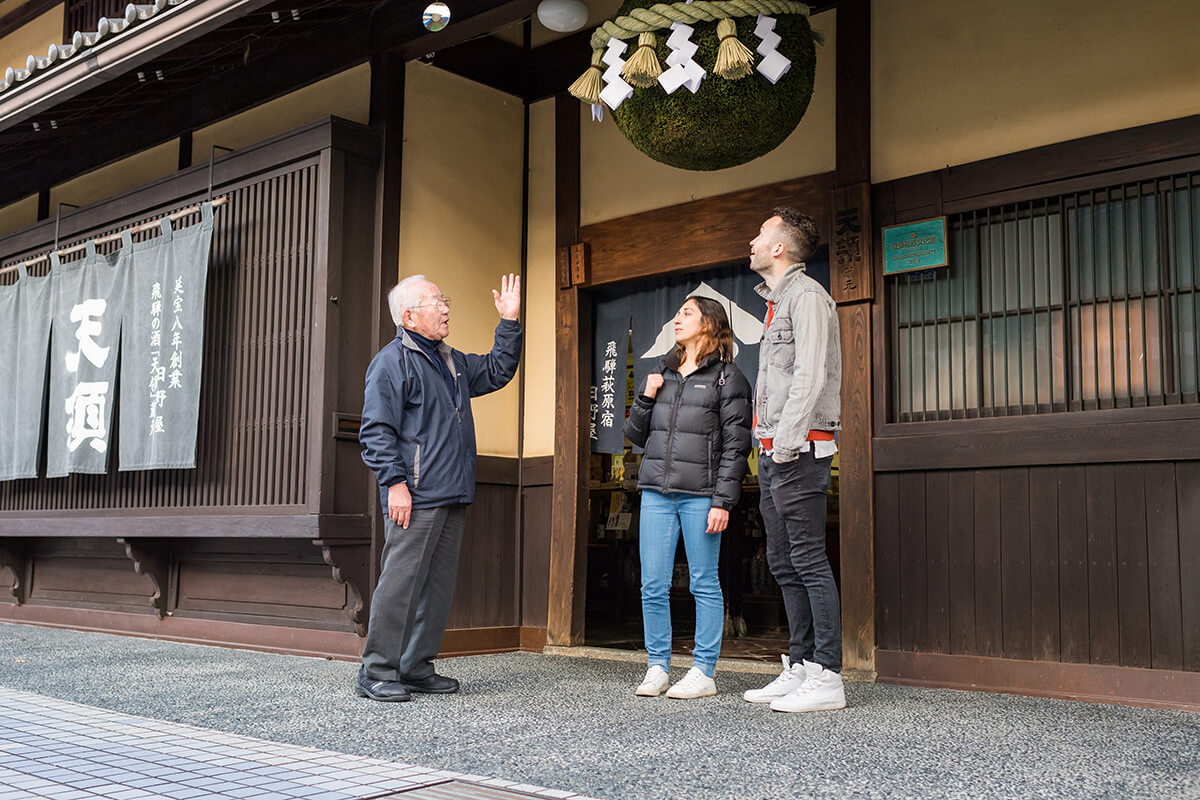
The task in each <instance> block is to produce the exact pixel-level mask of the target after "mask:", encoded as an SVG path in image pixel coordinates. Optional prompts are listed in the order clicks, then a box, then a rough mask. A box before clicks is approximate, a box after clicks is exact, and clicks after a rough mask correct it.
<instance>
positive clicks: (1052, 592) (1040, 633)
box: [1029, 467, 1059, 661]
mask: <svg viewBox="0 0 1200 800" xmlns="http://www.w3.org/2000/svg"><path fill="white" fill-rule="evenodd" d="M1058 592H1059V581H1058V470H1057V469H1056V468H1055V467H1034V468H1032V469H1030V470H1029V606H1030V639H1031V645H1032V648H1033V649H1032V653H1031V656H1032V657H1033V658H1035V659H1037V660H1039V661H1057V660H1058V658H1059V614H1058V603H1059V597H1058Z"/></svg>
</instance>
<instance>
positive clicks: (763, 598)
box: [584, 250, 840, 661]
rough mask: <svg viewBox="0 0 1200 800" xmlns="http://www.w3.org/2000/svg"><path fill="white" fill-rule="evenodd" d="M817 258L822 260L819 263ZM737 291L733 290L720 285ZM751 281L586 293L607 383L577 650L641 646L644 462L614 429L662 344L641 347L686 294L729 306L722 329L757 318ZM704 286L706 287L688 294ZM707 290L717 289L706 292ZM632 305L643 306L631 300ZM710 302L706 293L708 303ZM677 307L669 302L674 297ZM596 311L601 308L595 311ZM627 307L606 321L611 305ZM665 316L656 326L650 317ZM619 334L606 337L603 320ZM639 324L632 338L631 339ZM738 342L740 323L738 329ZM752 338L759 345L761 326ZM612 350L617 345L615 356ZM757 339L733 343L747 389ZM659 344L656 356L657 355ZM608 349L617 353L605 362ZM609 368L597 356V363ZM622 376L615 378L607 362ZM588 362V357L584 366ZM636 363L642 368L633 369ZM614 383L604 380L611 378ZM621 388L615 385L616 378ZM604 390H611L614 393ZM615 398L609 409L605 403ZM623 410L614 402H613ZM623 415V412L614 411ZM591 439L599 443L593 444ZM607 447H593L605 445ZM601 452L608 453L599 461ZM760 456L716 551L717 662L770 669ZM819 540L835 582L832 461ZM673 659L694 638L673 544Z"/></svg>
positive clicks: (782, 622) (713, 277) (649, 284)
mask: <svg viewBox="0 0 1200 800" xmlns="http://www.w3.org/2000/svg"><path fill="white" fill-rule="evenodd" d="M821 255H824V250H823V251H822V254H821ZM813 262H814V263H812V264H811V265H810V267H813V269H810V272H811V273H813V274H814V277H818V276H819V277H818V280H821V279H822V278H823V279H824V282H827V281H828V267H827V266H826V265H825V264H823V263H821V259H819V258H814V259H813ZM733 279H737V280H738V281H739V282H740V283H741V284H742V285H740V286H738V287H734V288H732V289H731V288H727V287H730V286H731V285H732V284H730V283H729V280H733ZM666 280H670V281H672V282H673V283H674V284H676V285H677V284H679V283H680V281H682V282H683V285H682V287H680V288H679V289H678V290H677V291H676V294H677V295H678V297H674V296H673V295H669V294H668V297H667V299H666V300H663V299H661V298H660V299H659V300H658V301H656V303H655V302H648V301H646V300H645V298H644V295H645V294H646V293H647V292H651V291H657V292H659V294H660V295H661V294H662V288H663V283H664V281H666ZM747 281H749V282H750V284H751V286H752V284H753V283H754V282H756V281H755V280H754V277H753V276H752V275H747V270H746V267H745V263H744V262H740V263H738V264H734V265H729V266H726V267H722V268H718V269H714V270H708V271H705V272H704V273H695V274H693V275H689V276H672V277H670V278H655V279H652V280H641V281H628V282H624V283H621V284H616V285H613V286H610V287H606V288H605V289H604V290H603V291H599V292H596V293H594V296H593V298H592V300H593V302H594V303H595V305H596V308H595V309H594V313H593V318H594V319H596V320H597V335H596V336H595V337H594V338H593V343H592V347H593V349H595V350H596V351H597V352H595V353H593V363H594V364H595V369H594V370H593V374H594V375H597V376H601V375H605V376H608V381H607V387H606V386H605V385H604V384H602V383H601V382H600V381H601V380H603V378H601V379H598V380H597V385H596V386H595V387H593V393H592V406H593V409H592V411H593V439H592V442H593V452H591V453H590V455H589V462H588V464H589V470H588V474H587V476H586V479H587V481H588V493H587V497H588V503H587V514H588V520H587V532H588V534H587V554H586V559H587V562H586V563H587V587H586V602H585V605H584V644H586V645H588V646H596V647H610V648H620V649H629V650H641V649H643V647H644V642H643V632H642V611H641V563H640V557H639V536H638V532H639V524H640V513H639V509H640V504H641V497H640V492H639V491H638V489H637V476H638V469H639V468H640V466H641V458H642V456H641V453H640V452H638V451H637V448H635V447H634V446H633V445H632V443H630V442H629V441H628V440H627V439H624V437H623V436H620V434H619V432H620V428H621V422H623V418H624V417H625V416H627V415H628V408H629V407H630V406H631V405H632V403H633V398H634V395H635V392H637V391H640V390H641V386H640V385H638V384H639V383H641V384H644V382H645V378H644V374H645V373H646V372H647V371H648V369H649V366H648V363H649V364H651V365H652V364H654V363H656V362H657V359H656V358H653V357H649V358H648V356H652V355H653V354H654V353H657V351H658V350H661V349H662V345H661V342H657V341H655V344H654V345H651V347H649V348H648V347H647V342H650V341H652V340H657V339H659V338H661V337H660V336H659V335H658V334H659V328H660V326H663V325H665V324H666V322H668V321H669V320H670V319H671V317H673V315H674V312H675V309H676V308H677V307H678V303H679V302H680V301H681V298H683V297H686V296H688V295H689V294H691V293H693V292H702V291H711V292H713V293H714V294H718V295H720V296H721V297H724V299H725V300H727V301H728V302H729V307H728V310H729V312H730V317H731V320H732V319H733V318H734V316H735V315H741V316H742V317H743V318H745V317H746V316H750V318H751V319H759V318H761V311H762V301H761V299H759V298H758V297H757V295H753V294H751V295H749V296H747V293H746V291H745V288H744V284H745V283H746V282H747ZM696 287H704V288H696ZM714 287H716V288H714ZM635 296H639V297H642V300H640V301H638V300H634V301H633V302H630V300H631V298H633V297H635ZM709 296H712V295H709ZM672 297H673V298H674V299H671V298H672ZM603 304H607V305H606V306H604V307H603V308H602V307H601V306H602V305H603ZM622 304H628V308H630V309H632V310H631V311H630V312H628V313H625V312H621V313H617V314H615V315H614V314H613V313H612V310H611V309H612V308H613V307H614V306H620V307H621V308H625V307H626V306H624V305H622ZM659 317H662V319H659ZM608 320H616V321H617V325H616V327H613V326H612V325H611V324H610V325H609V329H608V330H607V331H604V330H601V329H602V328H604V326H605V324H607V322H606V321H608ZM639 326H640V330H639ZM734 330H735V340H736V339H738V338H739V336H738V325H737V322H736V321H735V323H734ZM758 335H761V324H759V330H758ZM614 342H616V343H618V344H617V346H616V347H615V348H614ZM757 343H758V339H757V336H756V335H751V333H749V332H746V329H745V328H743V333H742V338H741V340H740V341H738V342H737V344H738V345H739V347H740V348H741V350H742V352H740V353H739V356H738V357H737V359H736V361H737V363H738V366H739V367H740V368H741V369H742V370H743V372H744V373H745V374H746V375H747V378H748V380H749V381H750V383H751V384H753V381H754V370H755V367H756V365H757ZM656 346H657V350H656V349H655V347H656ZM614 351H615V352H614ZM602 352H603V353H606V354H607V355H608V356H609V358H607V359H606V358H602V357H601V356H600V353H602ZM614 356H615V359H616V362H617V363H618V364H620V365H621V367H623V368H617V369H615V370H614V369H612V367H613V358H612V357H614ZM585 357H586V356H585ZM639 360H640V361H641V362H642V363H641V365H640V366H639V365H638V363H637V362H639ZM614 374H615V375H616V376H617V381H615V382H614V381H612V380H611V377H612V376H613V375H614ZM622 377H623V378H624V380H620V378H622ZM613 383H615V384H616V385H615V386H613ZM614 398H615V399H616V400H617V401H618V402H616V403H613V402H612V400H613V399H614ZM622 399H623V400H624V403H623V404H622V403H621V402H620V400H622ZM606 409H608V410H610V411H613V412H614V416H616V419H615V420H609V424H608V426H607V428H608V430H607V433H606V432H605V430H604V428H603V426H601V427H600V428H599V429H598V428H597V425H598V423H597V420H599V419H601V418H602V415H603V413H604V411H605V410H606ZM622 411H623V413H622ZM597 431H599V432H598V434H597ZM605 439H606V441H603V442H602V441H601V440H605ZM597 450H604V451H605V452H597ZM758 499H759V490H758V451H757V450H753V451H752V452H751V455H750V459H749V470H748V473H747V475H746V478H745V480H744V481H743V484H742V493H741V498H740V500H739V502H738V504H737V507H736V508H735V509H733V510H732V511H731V513H730V519H729V526H728V528H727V529H726V531H725V532H724V533H723V534H722V540H721V551H720V562H719V563H720V578H721V588H722V592H723V594H724V598H725V624H724V638H723V643H722V650H721V657H723V658H746V659H755V660H764V661H776V660H778V658H779V656H780V654H781V653H786V652H787V641H788V625H787V616H786V613H785V611H784V605H783V599H782V596H781V595H780V591H779V587H778V586H777V585H776V583H775V579H774V578H773V577H772V575H771V572H770V569H769V567H768V565H767V557H766V539H765V534H764V528H763V523H762V517H761V515H760V514H759V511H758ZM826 541H827V548H828V551H829V557H830V562H831V564H832V567H833V572H834V576H835V579H836V578H837V576H839V574H840V569H839V563H838V561H839V560H838V459H837V457H836V456H835V458H834V463H833V474H832V480H831V487H830V496H829V503H828V516H827V519H826ZM670 602H671V620H672V632H673V651H674V653H675V654H676V655H677V656H684V657H686V656H687V655H688V654H690V653H691V650H692V647H693V637H694V633H695V601H694V600H693V598H692V596H691V593H690V591H689V588H688V569H687V558H686V553H685V550H684V547H683V543H682V541H680V542H679V544H678V546H677V547H676V554H675V569H674V578H673V581H672V586H671V590H670Z"/></svg>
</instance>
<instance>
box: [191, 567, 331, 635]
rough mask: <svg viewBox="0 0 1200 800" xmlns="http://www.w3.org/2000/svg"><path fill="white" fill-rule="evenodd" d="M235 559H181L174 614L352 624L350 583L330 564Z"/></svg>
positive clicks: (311, 623) (319, 625)
mask: <svg viewBox="0 0 1200 800" xmlns="http://www.w3.org/2000/svg"><path fill="white" fill-rule="evenodd" d="M313 552H314V554H316V551H315V550H314V551H313ZM235 558H239V557H238V556H234V555H224V556H209V557H207V558H195V559H188V560H186V561H183V562H182V563H180V565H179V579H178V600H177V603H176V604H175V611H174V613H175V614H178V615H183V616H199V615H201V614H198V613H197V612H202V615H203V616H205V617H208V618H210V619H229V620H239V619H240V620H244V621H253V622H259V623H263V622H268V621H271V622H276V623H279V622H283V623H284V624H288V623H292V624H294V623H295V622H302V623H304V624H305V625H306V626H313V627H332V628H335V629H340V630H344V629H349V628H350V621H349V619H348V618H347V616H346V603H347V595H346V587H345V586H344V585H342V584H340V583H337V582H336V581H334V580H333V579H332V576H331V575H330V573H329V567H327V566H326V565H325V564H323V563H308V564H305V563H294V562H292V563H287V562H283V563H280V562H278V561H270V560H259V559H255V558H254V557H253V556H247V555H243V556H241V557H240V559H239V560H234V559H235ZM260 558H261V557H260ZM318 558H319V556H318ZM242 559H244V560H242ZM251 559H253V560H251Z"/></svg>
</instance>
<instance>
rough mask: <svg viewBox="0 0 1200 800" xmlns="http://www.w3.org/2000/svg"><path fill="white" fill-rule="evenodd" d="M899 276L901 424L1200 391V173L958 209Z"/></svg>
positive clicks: (895, 312) (1148, 402)
mask: <svg viewBox="0 0 1200 800" xmlns="http://www.w3.org/2000/svg"><path fill="white" fill-rule="evenodd" d="M948 232H949V242H948V245H949V253H950V264H949V266H947V267H946V268H942V269H936V270H930V271H928V272H925V273H909V274H905V275H900V276H896V277H894V278H891V279H889V287H888V302H889V304H890V308H889V312H890V313H889V316H890V320H891V351H892V352H891V373H892V374H891V386H892V403H891V406H892V407H891V418H892V419H893V420H896V421H899V422H907V421H920V420H934V419H949V418H963V417H989V416H1005V415H1014V414H1044V413H1052V412H1060V411H1076V410H1086V409H1096V408H1129V407H1139V406H1153V405H1166V404H1173V403H1195V402H1197V400H1198V397H1197V388H1198V382H1200V352H1198V351H1200V347H1198V343H1197V340H1198V338H1200V330H1198V323H1200V173H1195V172H1191V173H1186V174H1181V175H1174V176H1169V177H1164V178H1157V179H1150V180H1141V181H1136V182H1132V183H1128V184H1122V185H1119V186H1110V187H1106V188H1103V189H1097V190H1093V191H1083V192H1077V193H1071V194H1063V195H1059V196H1056V197H1049V198H1042V199H1037V200H1033V201H1026V202H1021V203H1014V204H1007V205H1003V206H999V207H994V208H988V209H984V210H980V211H971V212H967V213H961V214H956V215H953V216H951V217H950V218H949V219H948Z"/></svg>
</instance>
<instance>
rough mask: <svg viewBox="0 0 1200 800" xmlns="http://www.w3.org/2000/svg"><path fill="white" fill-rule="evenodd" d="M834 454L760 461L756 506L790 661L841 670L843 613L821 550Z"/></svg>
mask: <svg viewBox="0 0 1200 800" xmlns="http://www.w3.org/2000/svg"><path fill="white" fill-rule="evenodd" d="M832 463H833V456H829V457H828V458H820V459H818V458H816V457H814V456H813V453H812V452H811V450H810V451H809V452H807V453H801V454H800V455H799V456H798V457H797V458H796V460H795V461H789V462H787V463H784V464H776V463H775V462H774V461H772V460H771V459H770V458H769V457H767V456H763V457H762V458H760V459H759V460H758V488H759V491H760V495H759V502H758V508H759V511H761V512H762V518H763V526H764V527H765V528H766V533H767V565H768V566H770V568H771V574H772V575H774V576H775V581H776V582H777V583H778V584H779V588H780V590H781V591H782V592H783V606H784V610H786V611H787V618H788V627H789V628H790V629H791V639H790V642H789V649H790V651H791V652H790V654H789V655H790V657H791V659H792V662H793V663H795V664H799V663H800V659H805V660H806V661H812V662H814V663H817V664H820V665H821V666H822V667H824V668H825V669H829V670H833V671H834V672H841V671H842V613H841V606H840V603H839V602H838V590H837V584H836V583H834V580H833V570H832V569H831V568H830V566H829V555H828V553H826V551H825V492H826V491H828V490H829V468H830V465H832Z"/></svg>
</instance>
